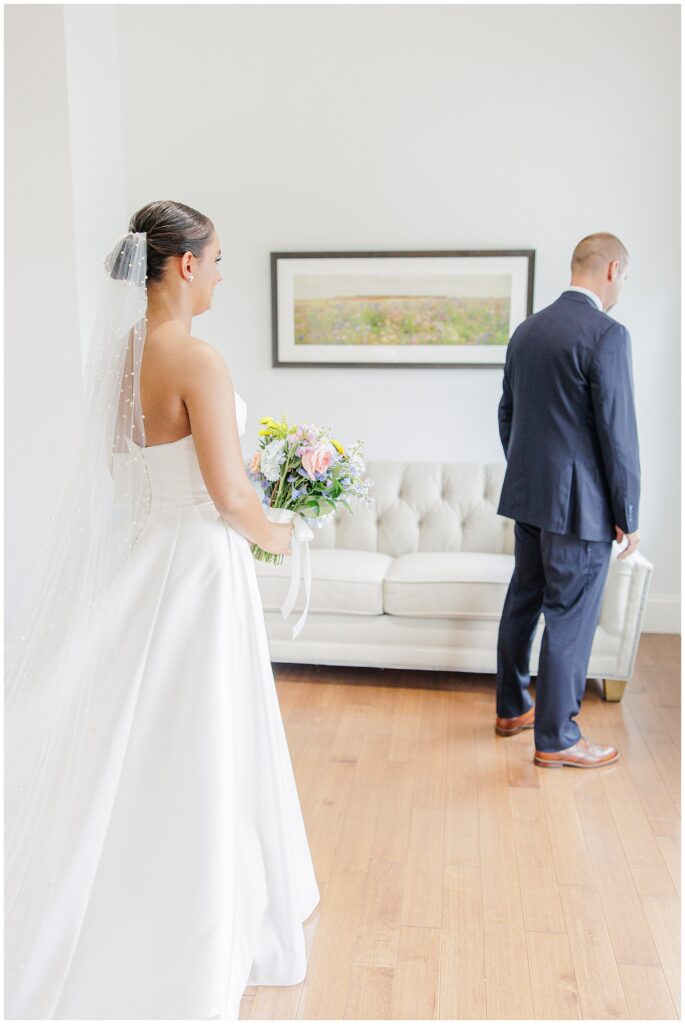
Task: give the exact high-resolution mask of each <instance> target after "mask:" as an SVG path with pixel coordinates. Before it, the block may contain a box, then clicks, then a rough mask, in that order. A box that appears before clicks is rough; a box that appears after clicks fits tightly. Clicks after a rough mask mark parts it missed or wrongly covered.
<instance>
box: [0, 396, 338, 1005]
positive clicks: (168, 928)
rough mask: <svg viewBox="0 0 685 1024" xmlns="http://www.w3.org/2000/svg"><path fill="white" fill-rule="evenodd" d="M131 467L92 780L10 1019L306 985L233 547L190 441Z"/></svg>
mask: <svg viewBox="0 0 685 1024" xmlns="http://www.w3.org/2000/svg"><path fill="white" fill-rule="evenodd" d="M236 405H237V412H238V420H239V430H240V433H241V434H242V433H244V430H245V417H246V407H245V403H244V402H243V400H242V399H241V398H240V397H239V396H238V395H236ZM142 452H143V458H144V464H145V469H146V471H147V474H148V480H149V486H150V495H151V500H150V505H149V515H148V517H147V520H146V521H145V522H144V524H143V525H142V527H141V528H140V532H139V534H138V536H137V538H136V541H135V544H134V547H133V551H132V555H131V557H130V559H129V560H128V561H127V563H126V564H125V565H124V567H123V570H122V571H121V572H120V573H119V575H118V576H117V577H115V579H114V581H113V586H114V587H115V588H116V592H117V608H118V615H119V616H120V620H119V621H118V623H117V631H116V632H117V636H119V637H120V638H123V639H120V641H119V646H118V649H116V650H112V656H111V659H110V660H109V662H108V669H107V671H106V673H105V677H104V678H102V679H99V680H98V681H97V682H98V699H97V701H95V702H93V707H91V715H92V716H93V717H92V718H91V726H92V728H93V729H94V730H95V735H96V736H97V737H98V741H99V744H100V745H101V749H102V761H101V764H102V770H101V772H100V778H99V779H98V780H97V784H96V785H94V787H93V808H92V809H91V811H90V812H89V814H88V815H86V814H82V815H81V820H78V819H77V821H76V823H75V827H74V834H73V835H72V836H70V837H69V841H70V843H71V844H72V849H73V850H74V857H73V870H72V871H70V872H69V873H68V874H69V876H68V877H66V878H58V879H56V885H57V886H58V888H59V887H61V889H62V891H61V892H58V900H57V902H56V906H57V908H58V910H59V913H56V912H55V913H54V914H53V919H52V920H48V921H46V922H45V924H44V927H43V928H42V929H41V933H40V936H39V942H38V944H37V946H36V948H35V950H34V953H33V956H32V958H31V961H30V962H29V963H27V964H26V965H25V967H24V970H25V975H24V979H23V980H24V995H23V1001H22V1000H19V1001H18V1002H19V1003H20V1004H21V1006H22V1008H23V1009H24V1010H26V1011H28V1012H24V1013H22V1014H21V1016H22V1017H31V1016H34V1015H35V1016H41V1014H40V1013H35V1014H34V1013H32V1012H31V1010H32V1007H33V1008H34V1009H36V1008H40V1007H41V1006H42V1007H45V1006H50V1007H52V1008H53V1009H52V1014H51V1015H52V1017H53V1018H54V1019H85V1018H95V1019H115V1018H124V1019H158V1018H161V1019H237V1018H238V1013H239V1005H240V1000H241V997H242V995H243V992H244V989H245V986H246V985H295V984H297V983H298V982H300V981H302V979H303V978H304V976H305V973H306V969H307V962H306V954H305V942H304V931H303V927H302V923H303V921H305V920H306V918H307V917H309V915H310V914H311V913H312V911H313V910H314V909H315V907H316V906H317V904H318V902H319V890H318V887H317V882H316V877H315V873H314V867H313V863H312V859H311V855H310V850H309V845H308V841H307V835H306V832H305V826H304V821H303V817H302V811H301V807H300V802H299V798H298V794H297V789H296V784H295V778H294V774H293V769H292V763H291V760H290V754H289V750H288V745H287V742H286V736H285V731H284V727H283V721H282V718H281V713H280V707H279V704H278V699H277V694H276V689H275V685H274V678H273V673H272V669H271V663H270V660H269V651H268V647H267V640H266V632H265V626H264V617H263V611H262V605H261V600H260V594H259V590H258V587H257V579H256V574H255V567H254V563H253V558H252V554H251V552H250V546H249V542H248V541H247V539H246V538H245V537H244V536H242V534H240V533H238V532H237V531H236V530H234V529H233V528H232V527H231V526H230V525H229V524H228V523H227V522H226V520H224V519H222V518H221V516H220V515H219V513H218V512H217V510H216V508H215V506H214V504H213V502H212V499H211V498H210V496H209V494H208V492H207V489H206V487H205V484H204V481H203V478H202V474H201V472H200V467H199V464H198V460H197V454H196V451H195V445H194V442H193V438H192V435H188V436H187V437H183V438H181V439H180V440H177V441H171V442H169V443H167V444H160V445H153V446H150V447H146V448H143V449H142ZM109 633H111V627H110V626H109V625H108V624H106V623H105V624H102V628H101V629H100V628H98V630H97V631H96V633H95V635H93V636H92V638H91V639H92V642H93V643H98V644H107V643H108V635H109ZM13 756H25V757H30V756H31V744H30V742H28V743H27V744H26V747H25V753H24V754H23V755H16V754H15V755H13ZM93 811H94V813H95V814H96V815H97V816H99V821H100V825H101V827H100V829H99V830H96V831H97V835H98V836H102V835H104V840H102V841H100V840H98V843H95V842H93V841H92V838H91V837H92V836H93V835H95V834H96V832H95V831H93V828H92V820H91V819H92V817H93ZM84 878H88V879H89V880H90V881H89V882H88V885H89V886H90V889H89V892H87V893H86V894H84V893H83V886H84V884H86V883H84V882H83V881H81V880H82V879H84ZM76 897H78V898H76ZM76 907H81V908H85V912H82V911H81V910H79V911H78V912H77V911H75V909H74V908H76ZM5 941H6V942H7V941H11V936H8V935H6V936H5ZM67 945H68V946H69V948H70V950H71V951H70V954H69V956H68V958H67V957H64V956H62V959H61V960H60V950H62V951H63V950H64V949H65V948H67ZM67 960H68V962H65V961H67ZM32 993H36V995H35V996H33V995H32ZM32 999H33V1004H32Z"/></svg>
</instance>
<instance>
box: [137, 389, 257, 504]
mask: <svg viewBox="0 0 685 1024" xmlns="http://www.w3.org/2000/svg"><path fill="white" fill-rule="evenodd" d="M235 403H236V420H237V423H238V433H239V434H240V435H241V436H242V435H243V434H244V433H245V424H246V421H247V405H246V403H245V402H244V401H243V399H242V398H241V397H240V395H239V394H237V393H236V395H235ZM130 443H131V446H132V449H134V450H135V452H136V453H137V454H140V455H142V461H143V467H144V470H145V474H146V477H147V485H148V488H149V492H148V496H149V502H150V509H151V510H152V509H174V508H183V507H188V506H193V505H204V504H207V503H209V502H211V501H212V499H211V497H210V495H209V492H208V490H207V487H206V485H205V482H204V479H203V477H202V473H201V471H200V464H199V462H198V460H197V452H196V450H195V442H194V440H193V435H192V434H186V436H185V437H180V438H178V440H176V441H167V442H166V443H165V444H153V445H148V446H147V447H146V448H140V446H139V445H137V444H135V442H130Z"/></svg>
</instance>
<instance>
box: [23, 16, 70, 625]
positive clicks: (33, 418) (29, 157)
mask: <svg viewBox="0 0 685 1024" xmlns="http://www.w3.org/2000/svg"><path fill="white" fill-rule="evenodd" d="M4 13H5V195H6V196H7V201H6V203H5V362H4V367H5V621H6V624H9V623H10V622H11V620H12V617H13V613H14V610H15V608H16V604H17V601H18V600H19V599H20V596H21V595H22V594H23V593H24V591H25V588H26V586H27V583H28V574H29V573H30V572H31V571H32V569H33V564H34V554H35V552H36V551H37V550H38V549H40V548H41V547H42V541H43V532H44V530H45V529H46V527H47V525H48V522H49V517H50V512H51V511H52V508H53V506H54V503H55V501H56V499H57V494H58V491H59V489H60V488H61V481H62V476H63V474H64V472H65V470H66V458H65V456H66V454H67V451H68V448H69V445H70V440H69V439H70V437H71V435H72V433H73V430H74V429H75V426H76V422H77V413H78V403H79V401H80V395H81V358H80V351H79V317H78V299H77V275H76V246H75V236H74V210H73V205H72V191H71V158H70V152H69V129H68V105H67V89H66V64H65V53H64V22H63V16H62V9H61V7H58V6H53V7H49V6H35V7H33V6H29V5H14V6H8V7H6V8H5V12H4Z"/></svg>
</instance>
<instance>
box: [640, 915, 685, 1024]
mask: <svg viewBox="0 0 685 1024" xmlns="http://www.w3.org/2000/svg"><path fill="white" fill-rule="evenodd" d="M642 904H643V906H644V908H645V914H646V916H647V920H648V922H649V927H650V928H651V931H652V935H653V937H654V942H655V944H656V948H657V950H658V951H659V961H660V964H661V969H662V970H663V972H664V975H665V977H666V981H667V983H668V988H669V991H670V993H671V999H672V1000H673V1003H674V1005H675V1008H676V1010H677V1011H678V1013H679V1014H680V900H677V899H672V900H666V899H660V898H658V897H656V896H645V897H644V898H643V900H642Z"/></svg>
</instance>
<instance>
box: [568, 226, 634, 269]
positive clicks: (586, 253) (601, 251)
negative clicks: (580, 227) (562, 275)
mask: <svg viewBox="0 0 685 1024" xmlns="http://www.w3.org/2000/svg"><path fill="white" fill-rule="evenodd" d="M628 259H629V255H628V250H627V249H626V247H625V245H624V244H623V242H622V241H621V240H620V238H617V237H616V235H610V234H609V232H608V231H597V232H596V233H595V234H594V235H586V236H585V238H581V240H580V241H579V242H578V245H577V246H576V247H575V249H574V250H573V257H572V259H571V272H572V273H573V274H575V273H587V272H588V271H589V272H590V273H593V272H594V271H595V270H601V269H602V268H603V267H605V266H606V265H607V263H613V261H614V260H618V261H619V263H620V265H621V269H622V270H625V267H626V264H627V262H628Z"/></svg>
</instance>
